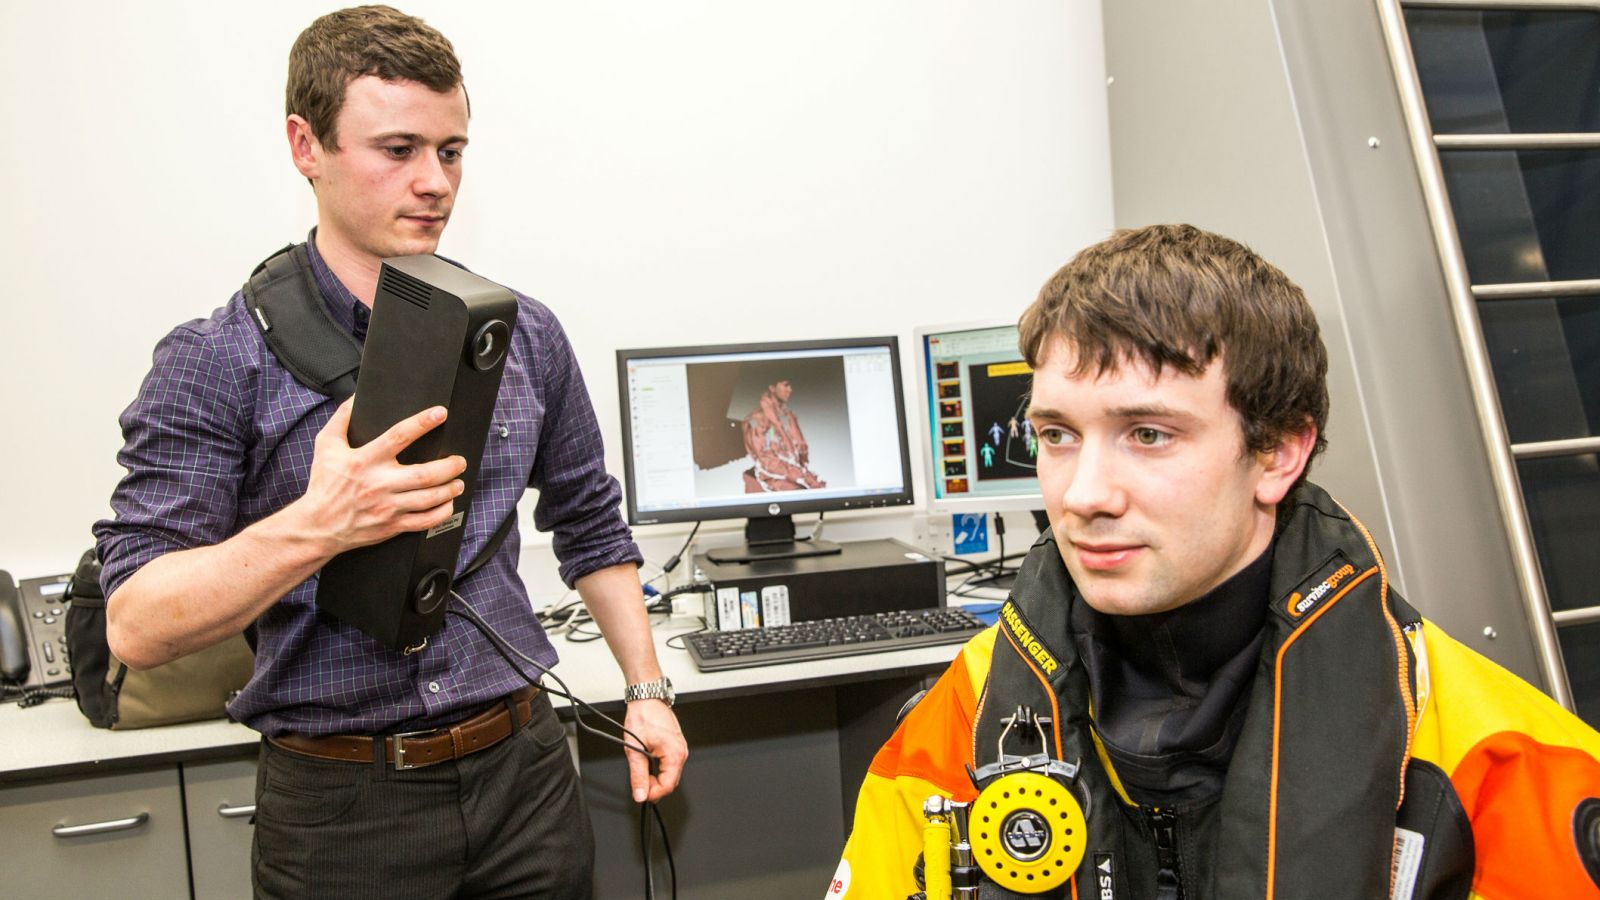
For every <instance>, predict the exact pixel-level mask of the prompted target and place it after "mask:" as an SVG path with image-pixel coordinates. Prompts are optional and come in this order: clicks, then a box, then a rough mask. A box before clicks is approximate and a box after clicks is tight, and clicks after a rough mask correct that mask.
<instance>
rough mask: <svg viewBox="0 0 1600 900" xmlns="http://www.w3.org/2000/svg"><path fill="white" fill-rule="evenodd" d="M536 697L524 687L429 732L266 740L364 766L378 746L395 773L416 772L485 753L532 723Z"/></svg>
mask: <svg viewBox="0 0 1600 900" xmlns="http://www.w3.org/2000/svg"><path fill="white" fill-rule="evenodd" d="M538 695H539V689H538V688H537V687H534V686H532V685H529V686H528V687H525V688H522V689H521V690H519V691H516V692H514V693H512V694H511V695H510V696H508V697H506V698H505V699H504V700H502V701H500V702H499V703H496V704H495V705H494V706H491V707H489V708H488V709H486V710H484V711H483V712H480V713H478V714H477V715H475V716H472V717H471V718H468V719H463V720H462V721H460V722H457V723H456V724H454V725H449V726H446V727H444V728H434V729H430V730H428V731H411V732H406V733H404V734H390V735H376V736H368V735H364V734H331V735H327V736H325V737H308V736H306V735H299V734H284V735H279V736H277V737H269V738H267V740H268V741H270V742H272V745H273V746H275V747H280V748H282V749H284V750H287V751H289V752H290V753H298V754H300V755H301V756H309V757H312V758H313V759H331V760H337V761H339V762H350V763H368V764H371V763H372V762H373V758H374V755H375V751H374V749H373V743H372V742H373V741H382V742H383V758H384V760H385V761H386V762H388V763H390V764H392V765H393V766H394V767H395V768H396V769H397V770H405V769H420V768H422V767H423V766H431V765H433V764H435V763H442V762H445V761H446V760H451V759H460V758H461V757H463V756H467V755H469V754H472V753H477V752H478V751H479V750H487V749H488V748H490V747H493V746H494V745H495V744H498V743H500V742H501V741H503V740H505V739H506V738H508V737H510V736H511V735H512V734H513V733H514V732H515V731H516V730H517V729H518V728H521V727H522V726H524V725H526V724H528V721H529V720H530V719H532V718H533V698H534V697H537V696H538ZM513 710H515V717H514V718H513V712H512V711H513Z"/></svg>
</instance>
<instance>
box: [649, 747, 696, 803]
mask: <svg viewBox="0 0 1600 900" xmlns="http://www.w3.org/2000/svg"><path fill="white" fill-rule="evenodd" d="M687 758H688V754H687V753H668V754H665V755H664V756H662V757H661V774H659V775H657V776H656V782H657V783H656V785H654V786H653V789H652V791H651V793H655V794H656V796H653V797H651V798H650V799H651V800H659V799H661V798H662V797H665V796H666V795H668V794H670V793H672V792H673V791H675V790H677V789H678V779H679V778H682V777H683V764H684V761H685V760H686V759H687ZM657 791H659V793H656V792H657Z"/></svg>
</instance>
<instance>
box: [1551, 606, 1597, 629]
mask: <svg viewBox="0 0 1600 900" xmlns="http://www.w3.org/2000/svg"><path fill="white" fill-rule="evenodd" d="M1550 616H1551V618H1553V619H1555V620H1556V627H1558V628H1571V627H1572V626H1574V625H1593V624H1594V623H1596V622H1600V606H1585V607H1583V608H1582V609H1558V610H1556V611H1555V612H1553V613H1551V614H1550Z"/></svg>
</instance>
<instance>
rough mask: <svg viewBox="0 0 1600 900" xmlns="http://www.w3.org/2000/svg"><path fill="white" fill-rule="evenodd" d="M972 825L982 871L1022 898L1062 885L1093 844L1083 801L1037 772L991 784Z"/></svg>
mask: <svg viewBox="0 0 1600 900" xmlns="http://www.w3.org/2000/svg"><path fill="white" fill-rule="evenodd" d="M968 827H969V828H970V830H971V832H972V836H971V841H972V853H973V856H975V857H976V858H977V862H978V866H979V868H981V869H983V872H984V874H985V875H988V876H989V879H990V880H991V881H993V882H994V883H996V884H998V885H1000V886H1001V887H1004V888H1007V889H1009V890H1012V891H1016V892H1018V893H1021V894H1040V893H1044V892H1045V891H1049V890H1053V889H1054V888H1057V887H1060V886H1061V884H1062V883H1063V882H1065V881H1066V880H1067V879H1068V878H1070V877H1072V873H1073V872H1076V871H1077V870H1078V864H1079V863H1081V862H1083V854H1084V851H1085V849H1086V848H1087V847H1088V840H1089V824H1088V822H1087V821H1085V819H1084V817H1083V807H1082V806H1081V805H1080V804H1079V803H1078V798H1077V797H1075V796H1073V794H1072V791H1071V790H1069V789H1068V788H1067V787H1066V786H1065V785H1063V784H1061V782H1059V781H1056V780H1055V779H1053V778H1050V777H1048V776H1045V775H1040V774H1039V773H1037V772H1013V773H1012V774H1010V775H1002V776H1001V777H999V778H997V779H995V780H994V781H993V782H991V783H990V784H989V786H988V787H985V788H984V789H983V792H982V793H980V794H978V799H977V800H976V801H975V802H974V803H973V804H972V813H971V822H970V824H969V826H968ZM928 896H929V898H930V900H931V898H932V896H933V895H932V894H931V893H930V894H929V895H928Z"/></svg>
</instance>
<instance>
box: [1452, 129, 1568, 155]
mask: <svg viewBox="0 0 1600 900" xmlns="http://www.w3.org/2000/svg"><path fill="white" fill-rule="evenodd" d="M1433 145H1434V146H1435V147H1438V148H1439V149H1440V150H1445V151H1451V150H1479V151H1482V150H1600V132H1593V131H1571V132H1563V133H1552V134H1532V133H1525V134H1436V135H1434V136H1433Z"/></svg>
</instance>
